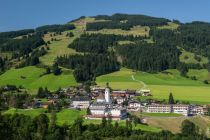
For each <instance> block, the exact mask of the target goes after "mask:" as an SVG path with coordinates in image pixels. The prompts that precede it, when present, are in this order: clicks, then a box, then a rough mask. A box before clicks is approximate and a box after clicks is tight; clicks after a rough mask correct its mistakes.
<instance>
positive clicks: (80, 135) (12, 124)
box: [0, 112, 207, 140]
mask: <svg viewBox="0 0 210 140" xmlns="http://www.w3.org/2000/svg"><path fill="white" fill-rule="evenodd" d="M50 118H51V121H50V120H49V118H48V116H47V115H45V114H40V115H39V116H36V117H35V118H31V117H29V116H25V115H22V114H14V115H1V114H0V137H1V139H5V140H14V139H15V140H64V139H66V140H104V139H111V140H192V139H193V140H206V139H207V138H206V137H205V136H204V135H203V134H200V132H199V128H198V127H197V126H195V124H194V123H192V122H190V121H188V120H185V121H183V123H182V127H181V133H180V134H172V133H171V132H168V131H162V132H159V133H152V132H144V131H141V130H134V129H133V128H134V127H135V126H133V125H132V123H131V121H126V122H125V123H126V124H125V126H119V124H118V123H117V122H115V123H112V120H111V119H109V118H108V120H106V119H105V118H103V119H102V121H101V124H88V125H84V124H83V119H81V118H78V119H76V120H75V121H74V123H73V124H72V125H70V126H69V125H63V126H58V125H56V113H55V112H52V113H51V115H50Z"/></svg>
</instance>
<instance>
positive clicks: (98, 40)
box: [69, 34, 145, 53]
mask: <svg viewBox="0 0 210 140" xmlns="http://www.w3.org/2000/svg"><path fill="white" fill-rule="evenodd" d="M143 39H145V37H141V36H139V37H134V36H132V35H130V36H123V35H114V34H110V35H103V34H83V35H81V36H80V38H77V39H75V40H74V41H73V42H72V43H71V44H69V48H72V49H75V50H76V51H78V52H90V53H106V52H107V51H108V48H109V47H113V46H116V45H117V44H118V41H123V40H129V41H135V40H143Z"/></svg>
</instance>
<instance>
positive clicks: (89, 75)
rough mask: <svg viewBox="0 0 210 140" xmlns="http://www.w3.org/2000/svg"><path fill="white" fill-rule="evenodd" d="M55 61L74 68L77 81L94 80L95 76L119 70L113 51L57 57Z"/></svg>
mask: <svg viewBox="0 0 210 140" xmlns="http://www.w3.org/2000/svg"><path fill="white" fill-rule="evenodd" d="M57 63H58V64H59V65H60V66H62V67H65V68H69V69H74V77H75V79H76V80H77V82H85V81H92V80H95V78H96V76H99V75H103V74H107V73H111V72H114V71H117V70H119V68H120V66H119V63H118V62H117V58H116V56H115V55H114V54H113V53H111V52H110V53H107V54H85V55H69V56H60V57H57Z"/></svg>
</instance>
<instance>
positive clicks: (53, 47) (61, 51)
mask: <svg viewBox="0 0 210 140" xmlns="http://www.w3.org/2000/svg"><path fill="white" fill-rule="evenodd" d="M68 32H71V31H65V32H62V35H56V36H55V37H54V36H53V37H50V34H51V33H48V34H46V35H45V36H44V40H45V41H50V40H51V38H56V39H57V40H58V41H50V42H51V44H49V45H48V46H49V48H50V50H48V53H47V54H46V55H44V56H42V57H40V61H41V63H42V64H44V65H48V66H51V65H52V64H53V62H54V60H55V59H56V57H57V56H62V55H68V54H76V51H75V50H74V49H71V48H68V45H69V44H70V43H71V42H72V41H73V40H74V39H75V38H77V37H79V32H76V31H72V32H73V33H74V35H75V36H74V37H71V38H69V37H66V33H68Z"/></svg>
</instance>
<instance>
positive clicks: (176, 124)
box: [147, 116, 210, 137]
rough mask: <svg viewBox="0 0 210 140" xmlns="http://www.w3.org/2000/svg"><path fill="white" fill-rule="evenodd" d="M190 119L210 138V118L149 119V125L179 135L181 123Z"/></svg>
mask: <svg viewBox="0 0 210 140" xmlns="http://www.w3.org/2000/svg"><path fill="white" fill-rule="evenodd" d="M185 119H189V120H190V121H192V122H193V123H195V124H196V125H197V126H199V127H200V128H201V130H202V131H203V132H204V133H206V135H207V136H208V137H210V133H209V127H210V118H209V117H204V116H196V117H191V118H186V117H181V118H180V117H179V118H164V119H163V118H147V123H148V124H149V126H153V127H158V128H161V129H164V130H169V131H171V132H173V133H179V132H180V128H181V123H182V121H183V120H185Z"/></svg>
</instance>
